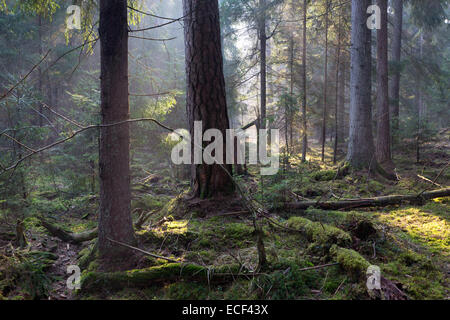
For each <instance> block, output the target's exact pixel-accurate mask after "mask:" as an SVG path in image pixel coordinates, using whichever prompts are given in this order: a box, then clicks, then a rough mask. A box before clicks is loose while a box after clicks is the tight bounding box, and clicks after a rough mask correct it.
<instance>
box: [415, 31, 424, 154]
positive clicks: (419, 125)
mask: <svg viewBox="0 0 450 320" xmlns="http://www.w3.org/2000/svg"><path fill="white" fill-rule="evenodd" d="M424 32H425V31H424V30H422V31H420V38H419V56H420V59H422V58H423V33H424ZM424 118H425V108H424V103H423V92H422V77H421V75H420V74H419V75H417V138H416V161H417V163H419V162H420V145H421V143H422V128H423V122H424V121H423V120H424Z"/></svg>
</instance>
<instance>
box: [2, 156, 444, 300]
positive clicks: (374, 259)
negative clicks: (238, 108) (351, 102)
mask: <svg viewBox="0 0 450 320" xmlns="http://www.w3.org/2000/svg"><path fill="white" fill-rule="evenodd" d="M328 157H330V154H328ZM308 160H309V161H307V162H306V163H302V162H301V161H300V157H299V155H293V156H291V157H290V158H289V164H288V165H286V164H282V168H281V169H280V172H279V173H278V174H277V175H275V176H270V177H264V178H263V179H262V180H261V178H260V177H259V176H257V175H256V174H255V173H256V172H257V170H258V168H256V167H250V168H249V173H250V175H248V176H243V177H238V181H239V183H241V185H243V186H244V187H245V192H246V193H247V194H248V195H251V197H252V198H253V199H254V200H255V201H257V202H258V203H259V205H261V206H264V207H266V208H273V207H276V205H277V204H282V203H284V202H288V201H303V200H316V201H324V200H330V201H331V200H338V199H346V198H359V197H371V196H380V195H389V194H414V193H420V192H421V191H423V190H425V189H436V188H439V187H437V186H433V185H432V184H431V183H430V182H429V181H426V180H424V179H423V178H422V177H426V178H428V179H430V180H432V181H433V180H434V179H435V177H436V176H437V175H438V174H439V172H440V171H441V169H442V167H443V166H444V165H445V162H446V161H447V162H448V153H447V157H438V156H436V157H434V156H433V155H432V154H431V155H429V158H428V159H427V160H426V162H424V163H419V164H413V163H411V156H410V154H409V153H407V152H405V153H404V154H401V153H399V154H396V156H395V158H394V162H395V163H396V164H397V169H396V173H397V175H398V177H399V181H389V180H386V179H384V178H382V177H379V176H374V175H372V174H369V173H368V172H362V171H359V172H355V171H352V170H351V169H350V168H348V167H346V166H345V165H344V164H338V165H334V166H333V165H330V164H329V163H330V162H329V159H327V161H328V162H326V163H325V164H323V163H321V162H320V161H319V160H318V153H317V150H315V149H312V150H310V158H309V159H308ZM419 176H420V177H419ZM434 183H436V184H439V185H441V186H448V185H449V184H450V176H449V173H448V170H446V171H444V172H443V173H442V174H441V175H440V176H439V178H438V179H436V180H435V181H434ZM185 191H186V182H185V181H183V182H180V181H177V179H172V178H170V177H165V178H164V179H159V180H157V181H156V182H155V183H148V184H138V185H135V186H134V188H133V195H134V199H133V203H132V208H133V215H134V218H135V219H136V220H137V219H138V217H139V216H140V215H141V214H142V213H147V212H151V213H152V214H150V216H149V219H148V220H147V221H146V222H145V223H144V224H143V226H142V227H141V228H139V229H137V230H136V234H137V237H138V240H139V243H140V247H141V248H142V249H144V250H146V251H148V252H151V253H154V254H158V255H161V256H164V257H168V258H171V259H172V260H175V261H179V263H181V266H182V265H183V264H185V265H187V264H191V265H194V264H195V265H196V266H199V267H201V268H200V269H199V270H200V271H199V272H200V274H196V273H195V272H194V271H195V270H191V271H189V272H191V273H190V276H191V277H189V276H186V277H183V274H185V275H188V274H189V272H188V270H184V273H183V269H182V268H181V272H180V274H179V275H178V276H175V277H172V276H170V277H166V276H165V275H167V274H168V272H169V271H168V270H175V269H176V268H180V264H176V263H175V264H174V263H173V262H168V261H165V260H164V259H156V258H153V257H149V256H142V257H141V260H140V261H139V264H138V266H137V267H136V269H135V270H131V271H129V272H128V273H126V274H125V273H119V274H103V275H102V273H99V272H98V262H97V261H96V260H95V255H90V252H91V250H92V249H93V248H94V247H95V246H94V242H95V241H92V242H90V243H85V244H83V245H82V246H78V247H76V248H72V250H75V253H76V254H77V256H76V257H75V261H76V263H78V264H80V265H81V266H82V272H83V281H85V283H89V285H90V286H89V290H81V291H78V292H76V293H75V292H70V291H69V292H68V291H67V290H62V289H61V288H59V289H58V287H56V288H55V286H52V285H51V283H52V282H58V281H59V282H60V283H62V282H64V281H65V278H62V279H61V278H55V277H52V274H51V273H49V272H48V265H51V261H52V260H51V259H53V260H55V259H54V258H55V257H50V256H45V253H42V252H50V251H51V250H50V247H52V242H55V243H56V244H57V249H56V251H55V252H56V253H57V254H60V255H61V254H62V255H64V253H63V251H61V247H63V246H64V245H65V244H63V243H61V242H60V241H59V240H58V239H56V238H51V237H50V236H49V235H48V234H47V233H46V231H45V230H44V229H43V228H42V227H41V226H40V225H39V222H38V219H37V218H36V215H37V214H44V215H45V216H46V217H48V218H49V219H52V218H54V219H53V221H58V224H59V225H60V226H62V227H64V228H66V229H67V230H68V231H71V232H81V231H85V230H89V229H92V228H93V227H95V226H96V220H97V214H98V206H97V202H98V201H97V200H98V199H97V198H96V196H95V195H94V196H93V195H90V196H84V197H77V198H75V199H69V200H68V199H61V198H56V199H51V200H49V199H48V197H49V195H46V194H36V195H34V198H33V199H34V203H33V204H32V206H30V210H33V211H34V212H32V213H31V214H29V215H28V217H27V218H26V219H25V228H26V230H27V232H26V235H27V238H28V240H29V242H30V243H31V248H29V249H23V250H19V249H13V248H10V249H7V244H8V242H7V240H5V239H2V240H1V241H2V242H1V244H2V249H1V250H2V251H1V252H0V261H1V262H0V299H30V298H36V297H37V298H43V297H44V298H45V297H46V296H52V297H53V298H55V299H57V298H58V295H61V294H62V293H61V292H64V294H63V296H65V297H70V298H75V299H305V300H310V299H312V300H320V299H346V300H347V299H369V298H370V297H369V295H368V293H367V290H366V286H365V277H364V275H365V269H367V267H368V266H369V265H377V266H379V267H380V268H381V272H382V275H383V276H384V277H385V278H387V279H389V280H392V281H393V282H394V283H395V284H396V285H397V287H398V288H399V289H401V290H402V291H403V292H404V293H405V294H406V295H407V296H408V297H409V298H410V299H448V298H449V296H450V291H449V272H450V228H449V224H450V222H449V221H450V210H449V201H450V199H449V198H441V199H435V200H433V201H430V202H427V203H425V204H424V205H423V206H418V205H416V204H404V205H401V206H390V207H384V208H369V209H355V210H353V211H324V210H319V209H313V208H310V209H308V210H305V211H296V212H286V211H282V210H279V211H276V212H273V211H271V214H270V218H271V220H272V221H274V222H276V224H274V223H271V222H270V221H269V220H267V219H261V220H260V223H261V225H262V227H263V233H264V238H263V240H264V245H265V249H266V253H267V259H268V262H269V266H268V268H266V269H265V270H264V272H262V271H261V272H258V274H255V275H252V274H251V273H252V272H256V271H257V270H256V268H257V262H258V251H257V246H256V239H255V234H254V227H253V221H252V216H251V215H250V214H248V212H245V211H246V208H245V206H243V205H242V203H241V202H240V200H239V196H235V197H232V198H228V199H221V200H218V201H216V202H214V201H209V200H204V201H197V202H195V201H192V200H190V201H187V200H183V192H185ZM46 197H47V198H46ZM10 214H11V212H6V211H2V219H6V220H7V219H8V217H9V215H10ZM48 243H50V244H48ZM31 251H35V252H36V251H39V252H41V253H35V254H33V253H31ZM334 263H338V264H334ZM323 264H331V265H329V266H327V267H323V268H319V269H307V270H304V269H305V268H308V267H313V266H318V265H323ZM20 270H22V273H20V272H19V271H20ZM23 270H26V272H25V273H24V271H23ZM176 270H178V269H176ZM205 270H208V271H207V272H205ZM217 270H220V273H221V274H223V273H230V274H235V275H236V277H235V278H231V279H228V280H227V281H215V279H216V278H215V274H214V272H217ZM27 272H28V273H27ZM243 273H245V276H242V274H243ZM24 274H25V276H24ZM27 274H28V275H29V274H33V275H34V276H27ZM33 277H34V278H33ZM117 279H119V280H120V281H121V282H119V283H120V285H119V286H114V285H110V283H109V282H108V281H115V280H117ZM136 279H140V281H136ZM102 283H103V285H102ZM107 283H108V284H107ZM124 284H129V285H124ZM52 290H53V292H52ZM60 298H61V297H60ZM63 298H64V297H63Z"/></svg>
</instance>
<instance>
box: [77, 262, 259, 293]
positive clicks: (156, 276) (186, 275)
mask: <svg viewBox="0 0 450 320" xmlns="http://www.w3.org/2000/svg"><path fill="white" fill-rule="evenodd" d="M243 276H245V277H252V274H251V273H248V274H242V273H239V266H238V265H231V266H221V267H217V268H214V269H213V268H207V267H202V266H199V265H195V264H182V263H167V264H164V265H161V266H156V267H151V268H146V269H136V270H130V271H119V272H109V273H104V272H88V273H86V274H85V275H84V276H83V277H82V281H81V289H82V291H84V292H93V291H100V290H102V289H121V288H125V287H133V288H143V287H148V286H151V285H153V284H155V283H164V282H174V281H178V280H180V279H183V280H187V281H196V282H205V283H216V284H217V283H227V282H231V281H233V280H235V279H236V278H237V277H243Z"/></svg>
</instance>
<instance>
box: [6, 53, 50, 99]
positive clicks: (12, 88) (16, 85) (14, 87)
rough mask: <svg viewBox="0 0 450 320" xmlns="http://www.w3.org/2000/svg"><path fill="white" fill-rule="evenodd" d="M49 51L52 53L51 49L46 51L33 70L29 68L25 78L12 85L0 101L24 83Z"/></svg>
mask: <svg viewBox="0 0 450 320" xmlns="http://www.w3.org/2000/svg"><path fill="white" fill-rule="evenodd" d="M50 51H52V50H51V49H50V50H48V51H47V53H46V54H45V55H44V57H42V59H41V60H39V62H38V63H36V64H35V65H34V66H33V68H31V70H30V71H29V72H28V73H27V74H26V75H25V77H23V78H22V79H20V81H19V82H17V83H16V84H15V85H13V86H12V87H11V88H10V89H9V90H8V91H7V92H6V93H5V94H3V95H2V96H1V97H0V100H3V99H5V98H6V97H7V96H8V95H9V94H10V93H11V92H13V90H14V89H16V88H17V87H18V86H19V85H20V84H21V83H22V82H24V81H25V80H26V79H27V78H28V76H29V75H30V74H31V73H32V72H33V71H34V70H35V69H36V68H37V67H38V66H39V65H40V64H41V63H42V62H43V61H44V60H45V59H46V58H47V56H48V55H49V53H50Z"/></svg>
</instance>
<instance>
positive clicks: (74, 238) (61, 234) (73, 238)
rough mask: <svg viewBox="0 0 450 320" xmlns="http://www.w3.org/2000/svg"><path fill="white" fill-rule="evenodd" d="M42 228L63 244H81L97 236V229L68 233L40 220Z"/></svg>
mask: <svg viewBox="0 0 450 320" xmlns="http://www.w3.org/2000/svg"><path fill="white" fill-rule="evenodd" d="M40 221H41V224H42V226H43V227H44V228H45V229H47V230H48V232H50V234H51V235H52V236H55V237H57V238H59V239H61V240H62V241H64V242H70V243H75V244H76V243H82V242H85V241H90V240H92V239H95V238H97V236H98V229H97V228H95V229H93V230H89V231H86V232H80V233H71V232H68V231H66V230H64V229H62V228H60V227H58V226H55V225H53V224H51V223H49V222H47V221H46V220H44V219H43V218H40Z"/></svg>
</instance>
